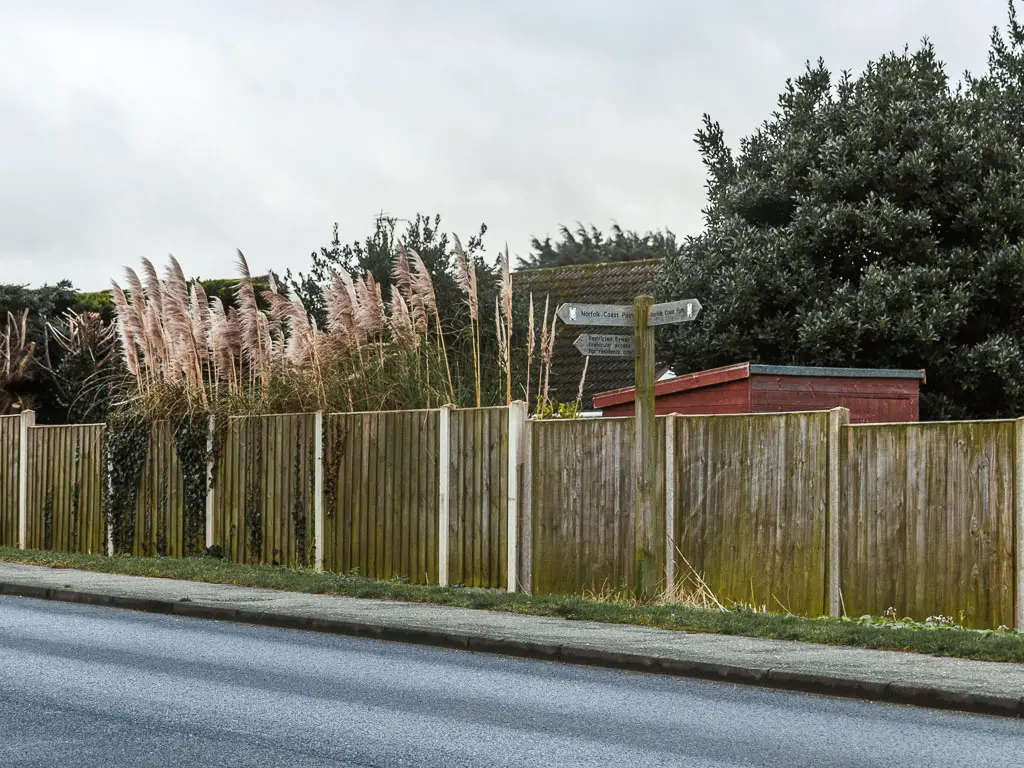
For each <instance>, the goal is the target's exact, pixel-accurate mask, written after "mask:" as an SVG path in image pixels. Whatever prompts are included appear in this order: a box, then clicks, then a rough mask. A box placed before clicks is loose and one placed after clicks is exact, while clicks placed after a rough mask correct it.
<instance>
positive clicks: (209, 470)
mask: <svg viewBox="0 0 1024 768" xmlns="http://www.w3.org/2000/svg"><path fill="white" fill-rule="evenodd" d="M216 430H217V419H216V417H214V416H212V415H211V416H210V417H209V418H208V419H207V421H206V536H205V541H206V545H205V546H206V547H207V549H209V548H210V547H212V546H213V544H214V541H213V518H214V514H215V506H214V489H213V472H214V457H213V446H214V439H215V437H216V436H215V432H216Z"/></svg>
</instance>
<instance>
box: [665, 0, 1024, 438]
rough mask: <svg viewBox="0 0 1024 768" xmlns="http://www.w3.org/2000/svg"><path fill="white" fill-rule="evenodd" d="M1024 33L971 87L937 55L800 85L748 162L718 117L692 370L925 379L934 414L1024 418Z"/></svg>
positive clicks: (690, 270)
mask: <svg viewBox="0 0 1024 768" xmlns="http://www.w3.org/2000/svg"><path fill="white" fill-rule="evenodd" d="M1022 64H1024V31H1022V28H1021V26H1020V24H1019V23H1018V21H1017V16H1016V14H1015V13H1014V8H1013V4H1012V3H1011V5H1010V22H1009V25H1008V30H1007V31H1006V32H1004V33H1000V32H996V33H994V34H993V40H992V48H991V56H990V60H989V68H988V71H986V72H985V73H984V74H983V75H982V76H979V77H971V76H968V77H967V78H966V79H965V81H964V82H963V83H962V84H960V85H954V84H951V82H950V78H949V77H948V75H947V73H946V71H945V69H944V67H943V64H942V63H941V62H940V61H939V59H938V58H937V56H936V52H935V50H934V49H933V48H932V46H931V45H930V44H928V43H927V42H925V43H924V44H923V46H922V47H921V48H920V49H919V50H917V51H915V52H911V51H909V50H905V51H904V52H902V53H894V54H889V55H886V56H883V57H881V58H879V59H878V60H877V61H873V62H871V63H870V64H868V66H867V67H866V69H865V70H864V71H863V73H862V74H860V75H859V76H856V77H855V76H852V75H850V74H848V73H844V74H842V75H841V76H840V77H838V78H834V77H833V76H832V74H831V73H830V72H829V71H828V70H827V69H826V67H825V65H824V63H822V62H820V61H819V63H818V64H817V65H815V66H808V68H807V71H806V72H805V73H803V74H802V75H801V76H800V77H798V78H796V79H795V80H792V81H789V82H787V84H786V88H785V90H784V92H783V93H782V95H781V97H780V98H779V106H778V109H777V110H776V111H775V112H774V113H773V114H772V115H771V117H770V118H769V119H768V120H766V121H765V122H764V123H763V124H762V125H761V126H760V127H759V128H758V129H757V130H756V131H754V132H753V134H751V135H750V136H748V137H746V138H744V139H743V140H742V141H741V142H740V145H739V147H738V150H737V151H735V152H733V151H732V150H731V149H730V148H729V147H728V146H727V144H726V143H725V140H724V138H723V134H722V130H721V128H720V127H719V125H718V124H717V123H715V122H713V121H712V120H711V119H710V118H708V117H707V116H705V122H704V126H703V129H702V130H701V131H699V133H698V134H697V143H698V145H699V148H700V152H701V154H702V156H703V160H704V164H705V166H706V168H707V173H708V181H707V191H708V205H707V208H706V209H705V219H706V224H705V229H704V232H703V233H701V234H700V235H698V236H696V237H692V238H688V239H687V240H686V242H685V243H684V244H683V247H682V249H681V253H680V254H679V255H678V256H671V257H670V258H669V259H668V262H667V267H666V271H665V277H664V280H663V283H662V285H661V286H660V293H661V298H663V299H670V298H672V299H674V298H683V297H691V296H692V297H697V298H699V299H700V301H701V302H702V303H703V305H704V310H703V312H702V314H701V317H700V318H699V320H698V321H697V322H695V323H692V324H687V325H685V326H680V327H678V328H673V329H671V330H669V331H667V332H666V334H665V338H664V340H663V342H662V344H661V349H662V352H663V354H664V356H665V357H666V359H667V361H668V362H669V363H670V364H671V365H672V366H673V368H674V369H675V370H676V371H677V372H683V371H692V370H698V369H702V368H707V367H712V366H716V365H723V364H728V363H732V362H738V361H744V360H750V361H755V362H764V363H775V364H800V365H823V366H863V367H896V368H910V369H919V368H923V369H925V370H926V372H927V384H926V385H925V386H924V387H923V388H922V418H931V419H940V418H966V417H969V418H983V417H999V416H1020V415H1024V347H1022V345H1024V312H1022V308H1021V300H1022V297H1024V239H1022V238H1024V122H1022V120H1024V111H1022V110H1024V100H1022V94H1024V66H1022Z"/></svg>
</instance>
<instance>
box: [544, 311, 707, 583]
mask: <svg viewBox="0 0 1024 768" xmlns="http://www.w3.org/2000/svg"><path fill="white" fill-rule="evenodd" d="M700 310H701V305H700V302H699V301H697V299H683V300H682V301H670V302H668V303H665V304H655V303H654V299H653V298H651V297H650V296H637V297H636V299H634V300H633V306H631V307H629V306H621V305H616V304H571V303H570V304H562V305H560V306H559V307H558V309H557V310H556V313H557V315H558V317H559V319H560V320H561V321H562V322H563V323H565V324H566V325H603V326H618V327H627V328H628V327H630V326H632V328H633V338H632V339H629V337H628V336H613V335H610V334H590V333H585V334H582V335H581V336H580V337H579V338H578V339H576V348H577V349H579V350H580V352H581V353H582V354H584V355H601V356H606V357H630V356H632V357H633V359H634V369H633V377H634V385H635V388H636V401H635V402H636V416H635V422H634V423H635V430H636V432H635V439H634V446H635V449H634V470H635V475H636V494H635V496H636V512H635V515H634V532H635V536H636V593H637V595H638V596H639V597H641V598H648V599H649V598H652V597H654V596H655V592H656V590H657V587H658V583H659V582H660V581H661V575H662V574H664V573H665V563H664V562H663V559H664V557H665V551H664V550H665V547H664V546H663V543H664V541H665V531H664V530H663V529H664V527H665V521H664V519H662V520H661V521H657V520H655V509H654V486H655V477H656V471H657V467H656V466H655V463H654V457H655V456H656V451H655V436H654V432H655V419H654V378H655V371H654V326H656V325H670V324H674V323H688V322H691V321H693V320H695V319H697V315H698V314H699V313H700ZM629 342H631V343H629ZM669 586H671V585H669Z"/></svg>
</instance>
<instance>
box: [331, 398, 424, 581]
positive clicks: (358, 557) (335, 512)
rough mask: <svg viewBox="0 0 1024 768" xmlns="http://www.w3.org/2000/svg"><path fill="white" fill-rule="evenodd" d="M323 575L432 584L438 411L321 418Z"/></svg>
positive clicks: (333, 415)
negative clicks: (338, 572) (398, 579)
mask: <svg viewBox="0 0 1024 768" xmlns="http://www.w3.org/2000/svg"><path fill="white" fill-rule="evenodd" d="M324 438H325V440H324V442H325V445H324V516H325V519H324V556H323V566H324V568H325V569H326V570H329V571H340V572H342V573H349V572H357V573H359V574H361V575H364V576H368V577H370V578H373V579H391V578H394V577H401V578H405V579H408V580H409V581H411V582H413V583H415V584H437V583H438V578H439V577H438V475H439V472H440V455H439V450H440V446H439V441H440V414H439V412H438V411H436V410H435V411H400V412H390V413H337V414H328V415H326V416H325V417H324Z"/></svg>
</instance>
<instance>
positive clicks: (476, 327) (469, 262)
mask: <svg viewBox="0 0 1024 768" xmlns="http://www.w3.org/2000/svg"><path fill="white" fill-rule="evenodd" d="M452 239H453V241H454V242H455V256H456V265H457V267H458V281H459V288H460V289H461V291H462V293H463V296H464V297H465V301H466V306H467V307H468V308H469V329H470V334H471V335H472V347H473V376H474V381H475V393H476V407H477V408H479V407H480V294H479V291H478V290H477V282H476V262H475V261H474V260H473V259H470V258H469V257H468V256H467V255H466V251H465V249H464V248H463V247H462V241H461V240H459V237H458V235H453V236H452Z"/></svg>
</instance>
